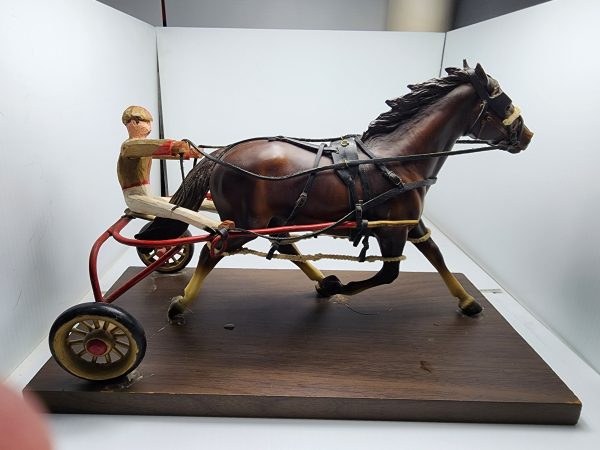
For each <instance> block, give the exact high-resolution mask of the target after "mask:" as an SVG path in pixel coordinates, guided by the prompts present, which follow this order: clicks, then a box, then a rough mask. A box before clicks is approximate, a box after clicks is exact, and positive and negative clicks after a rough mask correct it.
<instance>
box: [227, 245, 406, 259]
mask: <svg viewBox="0 0 600 450" xmlns="http://www.w3.org/2000/svg"><path fill="white" fill-rule="evenodd" d="M233 255H254V256H260V257H262V258H265V257H266V256H267V253H265V252H261V251H258V250H252V249H251V248H245V247H242V248H240V249H239V250H235V251H233V252H223V253H220V255H219V256H233ZM272 258H274V259H285V260H287V261H294V262H307V261H318V260H320V259H335V260H338V261H358V262H362V261H360V260H359V257H358V256H351V255H337V254H331V253H315V254H313V255H285V254H275V255H272ZM405 259H406V256H404V255H400V256H390V257H384V256H367V257H365V259H364V262H376V261H383V262H397V261H404V260H405Z"/></svg>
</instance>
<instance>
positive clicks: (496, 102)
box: [467, 69, 516, 123]
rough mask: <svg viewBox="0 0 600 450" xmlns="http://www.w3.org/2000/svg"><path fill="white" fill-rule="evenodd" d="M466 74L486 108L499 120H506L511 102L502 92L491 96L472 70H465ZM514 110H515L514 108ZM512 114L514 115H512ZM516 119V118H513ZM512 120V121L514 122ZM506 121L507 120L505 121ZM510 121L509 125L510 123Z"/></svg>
mask: <svg viewBox="0 0 600 450" xmlns="http://www.w3.org/2000/svg"><path fill="white" fill-rule="evenodd" d="M467 74H468V75H469V78H470V80H471V84H472V85H473V87H474V88H475V91H476V92H477V95H479V98H480V99H481V100H483V101H485V102H487V104H488V107H489V108H490V109H491V110H492V111H494V113H495V114H496V115H497V116H498V117H499V118H501V119H504V118H506V116H507V111H508V108H509V106H510V105H511V104H512V100H511V99H510V97H509V96H508V95H506V94H505V93H504V92H502V91H501V92H500V93H499V94H497V95H494V96H491V95H490V94H489V93H488V91H487V88H486V86H484V84H483V81H482V80H481V78H479V75H477V73H476V72H475V70H473V69H467ZM515 109H516V108H515ZM513 114H514V113H513ZM514 119H516V117H515V118H514ZM514 119H513V120H512V121H514ZM506 120H508V118H507V119H506ZM512 121H511V123H512Z"/></svg>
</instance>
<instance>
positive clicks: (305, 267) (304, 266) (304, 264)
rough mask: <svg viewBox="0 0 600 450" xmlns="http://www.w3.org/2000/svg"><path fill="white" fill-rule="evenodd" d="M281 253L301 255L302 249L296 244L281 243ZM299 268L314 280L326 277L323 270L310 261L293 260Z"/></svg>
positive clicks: (317, 280)
mask: <svg viewBox="0 0 600 450" xmlns="http://www.w3.org/2000/svg"><path fill="white" fill-rule="evenodd" d="M277 250H278V251H279V253H282V254H284V255H294V256H296V255H297V256H300V255H301V253H300V250H299V249H298V247H297V246H296V244H286V245H280V246H279V248H278V249H277ZM292 262H293V263H294V264H295V265H296V266H298V268H299V269H300V270H301V271H302V272H304V274H305V275H306V276H307V277H308V278H310V279H311V280H313V281H316V282H320V281H321V280H322V279H324V278H325V275H323V272H321V271H320V270H319V269H318V268H317V267H316V266H315V265H314V264H312V263H310V262H309V261H292Z"/></svg>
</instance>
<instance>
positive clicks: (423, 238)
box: [408, 228, 431, 244]
mask: <svg viewBox="0 0 600 450" xmlns="http://www.w3.org/2000/svg"><path fill="white" fill-rule="evenodd" d="M426 230H427V232H426V233H425V234H424V235H423V236H421V237H418V238H413V239H411V238H408V242H410V243H411V244H422V243H423V242H425V241H426V240H428V239H429V238H431V230H430V229H429V228H426Z"/></svg>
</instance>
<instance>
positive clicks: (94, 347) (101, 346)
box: [83, 330, 114, 356]
mask: <svg viewBox="0 0 600 450" xmlns="http://www.w3.org/2000/svg"><path fill="white" fill-rule="evenodd" d="M113 344H114V343H113V339H112V337H111V336H110V334H109V333H108V332H107V331H105V330H93V331H91V332H90V333H88V335H87V336H86V338H85V339H84V342H83V346H84V348H85V350H86V351H87V352H88V353H90V354H91V355H93V356H104V355H106V354H107V353H110V351H111V350H112V348H113Z"/></svg>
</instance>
